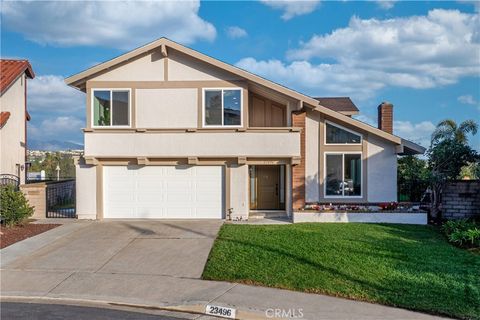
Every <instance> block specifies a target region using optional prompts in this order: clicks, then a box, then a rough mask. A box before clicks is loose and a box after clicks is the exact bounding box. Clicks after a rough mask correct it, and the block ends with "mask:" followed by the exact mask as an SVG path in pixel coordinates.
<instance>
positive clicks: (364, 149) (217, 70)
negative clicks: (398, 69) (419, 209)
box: [65, 38, 424, 219]
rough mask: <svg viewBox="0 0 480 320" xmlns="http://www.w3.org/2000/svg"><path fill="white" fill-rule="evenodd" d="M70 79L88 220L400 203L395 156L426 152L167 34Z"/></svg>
mask: <svg viewBox="0 0 480 320" xmlns="http://www.w3.org/2000/svg"><path fill="white" fill-rule="evenodd" d="M65 81H66V83H67V84H68V85H70V86H72V87H74V88H77V89H79V90H81V91H83V92H85V93H86V98H87V102H86V103H87V108H86V111H87V117H86V118H87V123H86V127H85V129H84V133H85V154H84V157H83V158H81V159H80V161H79V162H78V164H77V173H76V176H77V214H78V217H79V218H93V219H95V218H97V219H102V218H172V219H174V218H190V219H197V218H218V219H220V218H229V217H231V218H240V217H241V218H247V217H248V216H249V213H250V212H252V211H255V210H261V211H266V210H280V211H284V212H286V213H287V214H290V213H291V212H292V210H299V209H301V208H303V207H304V205H305V203H306V202H322V203H370V202H384V201H396V199H397V155H401V154H418V153H423V152H424V148H422V147H420V146H418V145H416V144H414V143H412V142H409V141H406V140H404V139H402V138H400V137H397V136H394V135H392V121H393V119H392V114H393V110H392V105H391V104H388V103H384V104H382V105H380V106H379V115H380V117H379V127H380V128H375V127H372V126H370V125H367V124H365V123H362V122H360V121H358V120H355V119H353V118H351V115H353V114H356V113H357V112H358V109H357V108H356V107H355V105H354V104H353V103H352V101H351V100H350V99H349V98H318V99H314V98H312V97H309V96H307V95H304V94H301V93H299V92H297V91H294V90H291V89H288V88H286V87H283V86H281V85H278V84H276V83H274V82H271V81H268V80H266V79H263V78H261V77H259V76H256V75H254V74H252V73H249V72H246V71H244V70H241V69H239V68H237V67H234V66H232V65H229V64H226V63H223V62H221V61H218V60H216V59H214V58H211V57H209V56H206V55H204V54H201V53H199V52H197V51H194V50H192V49H189V48H186V47H184V46H182V45H179V44H177V43H175V42H173V41H170V40H168V39H165V38H162V39H160V40H157V41H154V42H152V43H150V44H147V45H145V46H143V47H140V48H138V49H135V50H133V51H131V52H128V53H126V54H124V55H122V56H119V57H117V58H114V59H112V60H110V61H107V62H105V63H101V64H99V65H97V66H95V67H92V68H90V69H88V70H86V71H83V72H81V73H79V74H77V75H74V76H71V77H69V78H67V79H66V80H65Z"/></svg>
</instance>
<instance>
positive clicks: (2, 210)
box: [0, 186, 33, 226]
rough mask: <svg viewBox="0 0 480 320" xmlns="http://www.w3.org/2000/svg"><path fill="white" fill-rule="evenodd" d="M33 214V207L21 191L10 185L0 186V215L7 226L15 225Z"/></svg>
mask: <svg viewBox="0 0 480 320" xmlns="http://www.w3.org/2000/svg"><path fill="white" fill-rule="evenodd" d="M32 215H33V207H31V206H30V205H29V204H28V200H27V199H25V196H24V195H23V193H22V192H21V191H15V189H14V187H12V186H1V187H0V216H1V217H2V220H3V222H4V223H5V225H7V226H13V225H16V224H18V223H20V222H22V221H24V220H25V219H27V218H29V217H31V216H32Z"/></svg>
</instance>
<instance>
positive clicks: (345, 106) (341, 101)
mask: <svg viewBox="0 0 480 320" xmlns="http://www.w3.org/2000/svg"><path fill="white" fill-rule="evenodd" d="M315 99H316V100H318V101H319V102H320V104H321V105H322V106H324V107H326V108H328V109H331V110H333V111H337V112H358V108H357V106H356V105H355V104H354V103H353V101H352V100H350V98H349V97H329V98H315Z"/></svg>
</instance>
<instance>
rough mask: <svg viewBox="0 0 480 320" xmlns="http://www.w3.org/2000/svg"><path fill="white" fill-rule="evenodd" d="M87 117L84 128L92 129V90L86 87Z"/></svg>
mask: <svg viewBox="0 0 480 320" xmlns="http://www.w3.org/2000/svg"><path fill="white" fill-rule="evenodd" d="M86 98H87V117H86V121H87V123H86V124H85V128H88V129H90V128H92V89H91V88H89V87H87V95H86Z"/></svg>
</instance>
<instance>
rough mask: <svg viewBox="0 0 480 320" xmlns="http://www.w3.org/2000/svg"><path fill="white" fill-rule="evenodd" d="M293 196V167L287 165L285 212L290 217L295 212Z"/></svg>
mask: <svg viewBox="0 0 480 320" xmlns="http://www.w3.org/2000/svg"><path fill="white" fill-rule="evenodd" d="M292 199H293V195H292V166H291V165H285V210H286V211H287V214H288V216H289V217H291V216H292V212H293V205H292V203H293V201H292Z"/></svg>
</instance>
